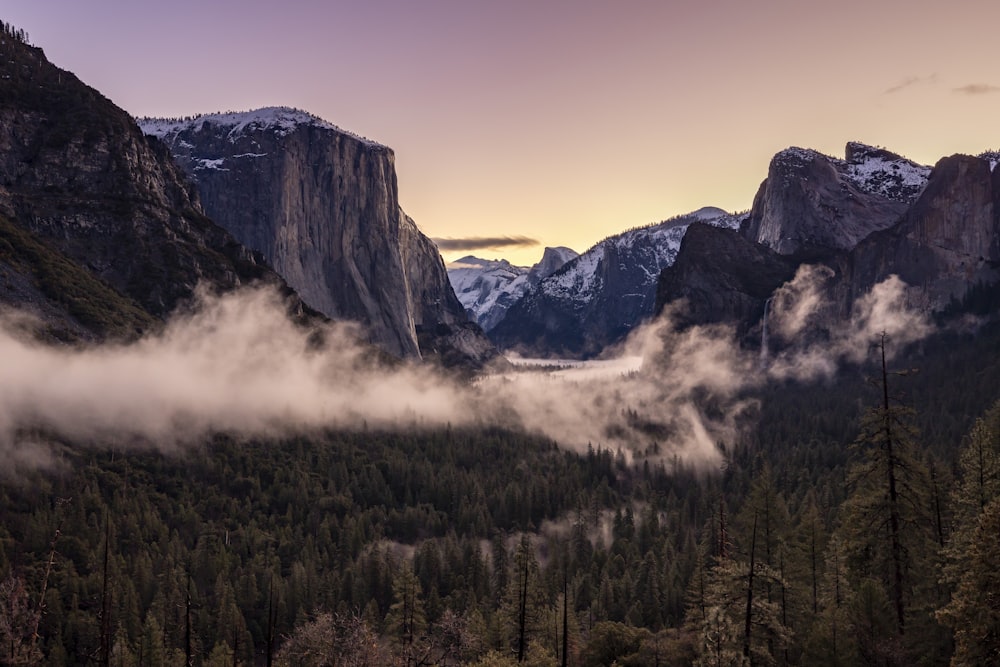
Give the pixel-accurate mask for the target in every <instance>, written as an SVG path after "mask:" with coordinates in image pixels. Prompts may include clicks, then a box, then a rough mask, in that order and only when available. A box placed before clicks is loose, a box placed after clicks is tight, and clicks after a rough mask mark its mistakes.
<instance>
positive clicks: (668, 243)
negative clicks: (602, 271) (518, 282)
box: [540, 207, 745, 302]
mask: <svg viewBox="0 0 1000 667" xmlns="http://www.w3.org/2000/svg"><path fill="white" fill-rule="evenodd" d="M744 217H745V214H731V213H728V212H726V211H724V210H722V209H720V208H715V207H704V208H700V209H698V210H697V211H694V212H692V213H687V214H684V215H679V216H675V217H673V218H670V219H668V220H664V221H662V222H658V223H653V224H651V225H647V226H645V227H638V228H635V229H630V230H628V231H625V232H622V233H621V234H618V235H615V236H611V237H608V238H606V239H604V240H603V241H600V242H599V243H597V244H596V245H594V246H593V247H592V248H590V249H589V250H587V251H586V252H585V253H583V254H582V255H580V256H579V257H578V258H576V259H575V260H571V261H569V262H567V263H566V264H565V265H564V266H563V267H562V269H560V270H559V271H556V272H555V273H553V274H552V275H551V276H549V277H548V278H546V279H545V280H543V281H542V283H541V284H540V289H542V290H543V291H544V292H545V293H546V294H549V295H550V296H557V297H560V298H568V299H572V300H575V301H582V302H589V301H590V300H591V299H593V297H594V296H595V295H596V292H597V290H598V289H599V288H600V285H598V284H597V283H598V282H599V280H600V275H599V273H598V267H599V266H600V263H601V261H602V260H603V259H604V257H605V253H606V250H607V249H608V248H609V247H612V246H613V247H615V248H616V249H617V250H618V253H617V254H618V256H619V257H625V256H628V257H629V259H630V260H631V261H632V262H633V263H634V266H636V267H637V268H638V269H640V270H641V271H642V273H643V274H644V278H643V283H644V284H645V285H646V286H649V285H653V284H655V283H656V281H657V280H658V279H659V275H660V271H662V270H663V269H664V268H666V267H668V266H670V265H671V264H673V263H674V260H676V259H677V253H678V252H680V248H681V241H682V240H683V239H684V235H685V234H686V233H687V229H688V227H689V226H690V225H691V223H693V222H702V223H705V224H710V225H713V226H715V227H724V228H727V229H737V228H739V226H740V222H741V221H742V220H743V218H744ZM622 269H623V270H627V267H624V266H623V267H622Z"/></svg>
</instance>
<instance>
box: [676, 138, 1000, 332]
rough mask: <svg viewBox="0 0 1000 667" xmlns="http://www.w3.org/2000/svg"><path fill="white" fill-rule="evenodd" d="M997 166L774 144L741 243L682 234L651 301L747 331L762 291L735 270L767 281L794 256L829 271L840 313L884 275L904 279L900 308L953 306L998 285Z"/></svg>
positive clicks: (758, 313) (982, 160) (863, 149)
mask: <svg viewBox="0 0 1000 667" xmlns="http://www.w3.org/2000/svg"><path fill="white" fill-rule="evenodd" d="M997 162H998V160H997V159H996V156H995V154H993V153H984V154H982V155H981V156H979V157H972V156H963V155H955V156H951V157H947V158H943V159H941V160H940V161H938V163H937V164H936V165H935V166H934V167H933V169H930V168H925V167H921V166H920V165H915V164H914V163H912V162H910V161H908V160H905V159H904V158H901V157H899V156H898V155H895V154H893V153H889V152H888V151H885V150H884V149H874V148H871V147H867V146H863V145H860V144H848V146H847V159H846V160H844V161H838V160H834V159H833V158H828V157H826V156H823V155H821V154H819V153H816V152H815V151H804V150H801V149H788V150H786V151H782V152H781V153H778V155H776V156H775V158H774V160H772V163H771V167H770V170H769V174H768V179H767V181H765V182H764V184H763V185H762V186H761V188H760V191H759V192H758V195H757V197H756V199H755V201H754V208H753V209H752V211H751V214H750V217H749V219H748V221H747V223H746V224H744V226H743V227H742V228H741V230H740V234H741V237H742V239H741V240H740V241H736V240H735V239H732V238H728V237H725V236H724V235H722V234H719V233H718V232H717V231H713V230H699V232H698V233H697V234H693V235H689V237H686V241H685V243H684V244H683V245H682V247H681V249H680V253H679V257H678V260H677V262H676V263H675V265H674V267H672V268H671V269H668V270H665V271H664V272H663V274H662V276H661V280H660V287H659V291H658V301H657V308H658V309H661V308H662V307H663V306H664V305H665V304H666V303H668V302H671V301H674V300H677V299H680V298H683V299H685V304H686V305H685V307H684V308H683V309H682V312H683V313H684V315H683V317H684V318H686V321H688V322H691V323H697V322H718V321H730V322H735V323H737V324H738V327H739V328H740V329H741V330H742V331H744V332H747V331H750V330H752V329H753V327H755V326H757V327H759V322H760V318H761V317H762V315H763V313H764V308H765V303H766V301H767V299H768V298H769V297H770V294H771V292H772V291H773V288H769V289H763V288H764V287H767V286H766V285H764V283H762V282H759V281H756V282H755V283H754V284H751V283H748V282H746V281H741V280H736V279H735V277H736V276H741V275H742V276H747V275H750V273H753V274H755V275H757V276H760V277H762V278H763V277H765V276H772V277H775V278H777V277H780V276H781V275H783V274H786V273H787V272H788V270H789V269H791V270H794V268H795V267H797V266H799V265H801V264H804V263H818V264H823V265H825V266H826V267H827V268H828V269H829V275H830V279H829V280H827V281H826V289H827V297H828V299H829V301H830V303H831V304H833V309H834V311H835V312H837V313H839V314H840V315H842V316H844V315H847V314H849V313H850V312H851V308H852V306H853V304H854V302H855V300H856V299H858V298H859V297H861V296H863V295H864V294H866V293H867V292H868V291H869V290H870V289H871V288H872V287H873V286H874V285H875V284H877V283H878V282H881V281H882V280H885V279H886V278H888V277H889V276H891V275H897V276H899V277H900V278H901V279H902V281H903V282H904V283H905V285H906V299H907V303H908V305H909V306H910V307H914V308H919V309H921V310H924V311H926V312H941V311H944V310H945V309H948V308H955V307H961V304H962V302H963V301H964V300H965V299H967V298H968V295H969V294H970V291H972V290H983V289H987V290H988V289H996V285H998V284H1000V172H998V171H997V170H996V165H997ZM707 237H713V238H707ZM689 242H690V243H689ZM741 244H743V245H744V246H746V247H742V248H740V245H741ZM751 246H754V247H756V250H751V248H750V247H751ZM765 248H766V249H767V250H768V252H764V251H763V249H765ZM737 249H738V250H737ZM720 255H722V256H726V257H728V259H727V260H726V261H724V262H720V261H718V260H719V256H720ZM764 282H767V281H764ZM720 290H721V291H722V292H724V293H728V294H729V297H727V298H722V297H721V296H720V294H719V293H718V292H719V291H720ZM751 339H753V336H751Z"/></svg>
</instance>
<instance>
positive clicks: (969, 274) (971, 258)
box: [835, 155, 1000, 311]
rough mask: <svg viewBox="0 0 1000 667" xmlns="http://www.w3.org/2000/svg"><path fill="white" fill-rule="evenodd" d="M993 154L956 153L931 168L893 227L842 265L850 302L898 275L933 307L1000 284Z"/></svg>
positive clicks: (998, 179)
mask: <svg viewBox="0 0 1000 667" xmlns="http://www.w3.org/2000/svg"><path fill="white" fill-rule="evenodd" d="M995 167H996V160H995V159H992V158H991V157H990V156H989V155H986V156H983V157H973V156H969V155H952V156H950V157H946V158H942V159H941V160H940V161H938V163H937V164H936V165H934V170H933V171H932V172H931V175H930V179H929V180H928V181H927V185H926V187H925V188H924V190H923V191H922V192H921V193H920V197H919V198H918V199H917V200H916V201H914V202H913V205H912V206H911V207H910V208H909V209H908V210H907V211H906V213H905V215H903V216H902V218H901V219H900V220H899V222H898V223H897V224H896V225H894V226H893V227H891V228H889V229H887V230H884V231H881V232H877V233H874V234H872V235H871V236H869V237H868V238H866V239H864V240H863V241H862V242H861V243H859V244H858V245H857V246H856V247H855V248H853V249H852V250H851V252H850V253H849V254H848V255H847V257H845V258H843V259H841V261H839V262H838V263H837V264H836V265H835V266H836V269H837V275H838V276H839V277H841V283H842V285H840V286H838V293H839V294H840V301H841V302H843V303H848V304H849V302H850V300H851V299H852V298H853V296H854V295H857V294H863V293H865V292H866V291H868V290H869V289H870V288H871V286H872V285H874V284H875V283H877V282H879V281H880V280H883V279H884V278H885V277H886V276H888V275H891V274H896V275H898V276H899V277H900V278H901V279H902V280H903V282H905V283H906V284H907V285H908V287H907V300H908V302H909V303H910V304H911V305H912V306H914V307H918V308H921V309H924V310H927V311H941V310H943V309H944V308H946V307H948V306H949V305H952V304H954V303H957V302H960V301H962V300H963V299H964V298H965V297H966V295H967V293H968V292H969V291H970V290H971V289H972V288H974V287H977V286H989V285H996V284H998V283H1000V171H997V170H996V168H995Z"/></svg>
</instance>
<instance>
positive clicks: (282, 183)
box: [140, 108, 491, 357]
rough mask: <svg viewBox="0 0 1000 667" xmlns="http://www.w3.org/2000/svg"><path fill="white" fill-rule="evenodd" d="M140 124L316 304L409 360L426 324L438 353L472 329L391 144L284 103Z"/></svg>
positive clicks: (214, 210)
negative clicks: (411, 211)
mask: <svg viewBox="0 0 1000 667" xmlns="http://www.w3.org/2000/svg"><path fill="white" fill-rule="evenodd" d="M140 124H141V125H142V127H143V129H144V130H145V131H146V132H147V133H149V134H153V135H155V136H158V137H160V138H161V139H162V140H163V141H164V142H165V143H166V144H167V145H168V147H169V148H170V150H171V152H172V153H173V154H174V156H175V158H176V159H177V161H178V163H179V164H180V165H181V167H182V168H183V169H184V170H185V171H186V172H187V173H188V174H189V175H190V176H191V177H192V178H193V179H194V181H195V182H196V184H197V187H198V190H199V193H200V196H201V200H202V202H203V203H204V206H205V210H206V212H207V213H208V214H209V215H210V216H211V217H212V218H213V219H214V220H216V221H217V222H218V223H219V224H220V225H222V226H223V227H225V228H226V229H227V230H229V231H230V232H231V233H232V234H233V235H234V236H236V238H238V239H239V240H240V241H241V242H242V243H244V244H245V245H247V246H248V247H251V248H253V249H255V250H258V251H260V252H261V253H262V254H263V255H264V257H265V258H267V260H268V261H269V262H270V263H271V264H272V266H274V268H275V270H276V271H277V272H278V273H279V274H281V275H282V276H283V277H284V278H285V279H286V280H287V281H288V283H289V284H290V285H291V286H292V287H294V288H295V289H296V291H298V293H299V294H300V295H301V296H302V298H303V300H304V301H305V302H306V303H308V304H309V305H311V306H312V307H314V308H316V309H317V310H319V311H321V312H322V313H324V314H326V315H328V316H329V317H332V318H336V319H350V320H356V321H359V322H361V323H362V324H363V325H364V327H365V328H366V330H367V331H368V333H369V336H370V339H371V341H372V342H374V343H376V344H378V345H379V346H380V347H382V348H383V349H385V350H387V351H388V352H390V353H392V354H396V355H398V356H403V357H420V356H421V353H422V352H423V351H424V350H423V349H422V347H421V343H420V340H419V339H418V330H420V331H424V332H427V331H435V332H440V333H439V334H434V335H424V336H423V337H422V338H423V340H424V341H425V342H424V346H425V347H427V346H430V347H433V348H435V349H437V348H439V347H441V346H445V347H447V346H448V343H447V339H448V337H449V335H450V333H449V332H451V333H455V332H457V331H458V330H462V331H465V324H466V323H467V318H466V315H465V311H464V309H463V308H462V305H461V304H460V303H459V302H458V299H457V298H456V297H455V294H454V291H453V290H452V289H451V286H450V284H449V282H448V277H447V273H446V271H445V268H444V262H443V261H442V260H441V257H440V255H439V253H438V252H437V248H436V247H435V246H434V244H433V243H432V242H431V241H430V240H429V239H428V238H427V237H425V236H424V235H423V234H422V233H421V232H420V231H419V230H418V229H417V227H416V225H415V224H414V223H413V221H412V220H411V219H410V218H409V217H407V216H406V214H405V213H403V211H402V210H401V209H400V207H399V203H398V199H397V189H396V172H395V168H394V156H393V153H392V151H391V150H390V149H389V148H387V147H385V146H382V145H380V144H377V143H374V142H372V141H368V140H365V139H362V138H360V137H357V136H355V135H352V134H350V133H348V132H345V131H343V130H340V129H339V128H337V127H335V126H333V125H331V124H329V123H327V122H325V121H322V120H320V119H318V118H316V117H314V116H311V115H309V114H306V113H304V112H300V111H295V110H292V109H285V108H271V109H260V110H258V111H253V112H247V113H237V114H216V115H207V116H199V117H196V118H194V119H192V120H177V121H166V120H153V119H143V120H141V121H140ZM452 329H454V330H455V331H454V332H453V331H452ZM466 335H471V336H472V337H473V338H475V337H476V335H477V334H476V331H475V329H473V330H472V331H471V332H468V333H467V334H466ZM478 336H479V337H481V338H483V341H481V342H485V337H483V335H482V334H481V333H479V334H478ZM473 347H475V346H473ZM482 349H483V350H489V349H491V348H490V346H489V345H488V344H486V345H483V346H482ZM438 351H439V350H438ZM435 353H436V352H435ZM486 354H487V356H489V353H488V352H487V353H486Z"/></svg>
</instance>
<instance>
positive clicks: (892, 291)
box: [0, 267, 931, 469]
mask: <svg viewBox="0 0 1000 667" xmlns="http://www.w3.org/2000/svg"><path fill="white" fill-rule="evenodd" d="M828 271H829V270H828V269H824V268H822V267H803V269H801V270H800V271H799V273H798V275H797V276H796V277H795V279H794V280H793V281H791V282H790V283H788V284H787V285H785V286H783V287H782V288H781V289H780V290H779V291H778V292H777V293H776V295H775V297H774V299H773V300H772V304H771V308H770V312H769V316H768V324H769V326H770V329H771V331H772V332H773V334H772V335H773V336H774V337H776V338H777V339H779V340H780V341H781V345H780V346H779V348H778V349H780V351H779V352H778V353H776V354H774V355H772V356H771V357H770V358H768V359H767V363H766V364H765V365H762V364H761V360H760V359H759V357H758V355H757V353H756V352H755V351H754V352H751V351H747V350H743V349H741V348H740V347H738V346H737V345H736V344H735V343H734V340H735V336H734V332H733V330H732V329H731V328H730V327H728V326H722V325H712V326H697V327H692V328H689V329H686V330H683V331H681V330H678V329H677V328H676V327H675V326H674V324H673V321H674V318H672V317H671V312H672V311H671V309H669V308H668V311H667V312H666V313H664V315H663V316H661V317H660V318H658V319H657V320H656V321H655V322H653V323H651V324H648V325H645V326H643V327H640V328H639V329H637V330H636V331H635V332H633V334H632V335H631V336H630V337H629V339H628V340H627V341H626V342H625V343H624V344H623V345H622V346H621V348H620V349H619V351H618V354H617V356H616V358H617V359H618V360H619V361H617V362H616V361H614V360H608V361H606V362H604V364H603V365H602V366H601V370H600V372H595V369H594V368H593V367H583V368H567V369H563V370H560V371H558V372H554V373H547V372H541V371H524V372H514V373H511V372H505V373H501V374H496V375H492V376H487V377H485V378H481V379H479V380H478V381H476V382H474V383H471V384H470V383H465V382H461V381H458V380H455V379H453V378H451V377H446V376H443V375H441V374H438V373H436V372H435V371H434V370H433V369H431V368H429V367H427V366H419V365H413V364H398V365H394V366H387V365H385V364H381V365H373V363H372V361H371V355H370V354H368V351H367V350H366V349H365V348H364V347H363V346H361V345H359V344H357V343H356V342H355V341H357V339H358V337H357V335H356V333H357V332H356V330H355V329H354V328H353V327H352V326H350V325H345V324H339V323H332V324H327V325H324V326H322V327H320V331H315V330H306V329H303V328H302V327H299V326H297V325H295V324H294V323H292V322H291V321H290V320H289V319H288V318H287V317H286V316H285V315H284V313H285V309H284V307H283V304H282V302H281V300H280V298H279V297H278V296H277V295H276V294H275V293H274V292H272V291H271V290H268V289H262V288H261V289H245V290H243V291H241V292H238V293H233V294H229V295H225V296H221V297H215V296H210V295H208V294H204V293H202V294H199V296H198V299H197V305H196V307H195V308H193V309H192V311H191V312H189V313H187V314H183V315H178V316H176V317H174V318H173V319H172V320H171V321H170V322H169V323H168V324H167V325H166V326H165V328H164V329H163V331H161V332H160V333H158V334H155V335H150V336H148V337H146V338H144V339H142V340H140V341H137V342H134V343H130V344H106V345H102V346H96V347H91V348H84V349H74V348H53V347H50V346H45V345H42V344H40V343H37V342H32V341H31V340H30V339H29V337H28V336H26V335H25V333H24V329H25V324H24V317H23V316H15V315H13V314H10V313H8V314H7V316H6V317H5V318H3V319H2V321H0V358H2V359H4V360H5V364H4V365H5V369H4V372H3V373H2V374H0V455H3V456H5V457H6V458H7V459H8V460H9V461H11V462H13V468H14V469H17V468H18V467H34V466H44V465H47V464H50V463H51V462H52V457H53V454H52V445H51V443H52V442H54V441H65V442H74V443H82V444H86V445H90V446H95V447H114V448H120V449H129V448H138V449H151V448H155V449H160V450H163V451H183V449H184V448H185V447H187V446H192V445H196V444H197V443H199V442H200V441H203V440H204V438H206V437H207V436H208V435H210V434H211V433H214V432H225V433H230V434H233V435H235V436H239V437H246V438H277V437H281V436H283V435H290V434H298V433H309V432H311V431H314V430H316V429H322V428H343V429H356V428H361V427H363V426H367V427H374V428H398V429H414V428H435V427H441V426H444V425H445V424H451V425H455V426H466V425H476V424H497V425H502V426H509V427H513V428H523V429H526V430H527V431H530V432H536V433H540V434H543V435H546V436H548V437H550V438H552V439H554V440H555V441H556V442H558V443H559V444H560V445H561V446H564V447H567V448H573V449H576V450H578V451H585V450H586V448H587V447H588V445H593V446H595V447H597V446H605V447H611V448H621V449H622V451H623V452H625V453H626V455H627V456H628V457H629V458H642V457H644V456H648V455H649V452H650V451H651V450H650V445H652V444H653V443H654V442H656V443H659V447H658V452H659V453H658V454H657V455H658V456H662V457H673V456H676V457H677V458H678V459H680V460H683V461H685V462H688V463H691V464H694V465H708V466H712V465H716V464H718V463H719V461H720V458H721V456H720V453H719V450H718V447H717V443H719V442H728V443H731V442H733V441H734V440H735V439H736V438H737V436H738V433H739V430H740V429H741V428H742V427H744V426H745V425H746V423H747V421H746V420H747V418H748V416H749V415H751V414H752V407H753V405H754V401H755V400H756V399H754V398H752V392H751V391H750V390H752V389H753V388H754V387H756V386H759V385H760V384H761V383H763V382H765V381H766V380H767V379H768V378H779V379H784V378H796V379H805V380H808V379H814V378H817V377H820V376H823V375H829V374H832V373H833V372H834V371H835V370H836V368H837V366H838V364H839V363H841V362H843V361H853V362H857V361H860V360H862V358H863V357H864V355H866V354H868V350H869V347H870V344H871V342H872V341H873V340H874V339H875V338H876V336H877V335H878V333H880V332H882V331H885V332H886V333H888V334H889V335H890V336H891V337H893V339H894V341H895V342H896V343H897V345H902V344H904V343H906V342H910V341H913V340H917V339H919V338H921V337H923V336H925V335H927V334H928V333H929V332H930V330H931V329H930V325H929V324H928V322H927V321H926V319H925V318H924V317H923V316H922V315H921V314H919V313H916V312H914V311H911V310H908V309H906V308H905V307H904V306H903V303H904V300H903V295H904V287H905V286H904V284H903V283H902V282H901V281H899V279H898V278H895V277H892V278H890V279H889V280H886V281H885V282H883V283H881V284H879V285H877V286H876V287H875V288H874V289H873V290H872V291H871V293H870V294H869V295H867V296H866V297H864V298H862V299H860V300H859V301H858V302H857V304H856V306H855V311H854V313H853V316H852V317H851V318H850V319H849V320H848V321H847V322H845V323H844V324H843V325H842V326H839V327H833V328H831V327H829V326H828V325H827V326H826V328H824V327H823V322H829V321H830V320H829V318H824V317H823V312H824V309H828V308H829V304H826V303H825V302H824V300H823V297H822V294H823V290H822V287H823V282H824V281H825V280H827V279H829V273H828ZM838 321H839V320H838ZM817 332H819V333H817ZM317 334H320V336H319V337H320V338H322V339H324V340H325V343H324V344H322V345H317V344H316V340H317ZM636 357H638V358H641V359H642V362H641V369H640V370H638V371H636V370H634V367H635V364H631V365H629V364H628V361H627V360H629V359H634V358H636ZM622 363H624V365H620V364H622Z"/></svg>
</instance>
